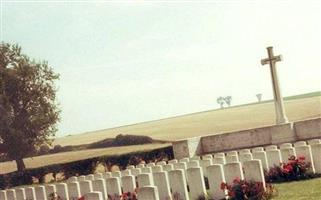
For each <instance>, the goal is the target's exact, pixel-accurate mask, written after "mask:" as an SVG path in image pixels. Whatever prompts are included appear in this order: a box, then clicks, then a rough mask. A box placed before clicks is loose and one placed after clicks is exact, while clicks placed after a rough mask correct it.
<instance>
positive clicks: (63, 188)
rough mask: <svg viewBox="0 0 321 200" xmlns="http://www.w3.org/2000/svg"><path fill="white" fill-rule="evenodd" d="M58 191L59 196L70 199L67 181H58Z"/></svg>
mask: <svg viewBox="0 0 321 200" xmlns="http://www.w3.org/2000/svg"><path fill="white" fill-rule="evenodd" d="M56 193H57V195H58V196H59V197H61V198H63V199H66V200H69V196H68V188H67V184H66V183H57V184H56Z"/></svg>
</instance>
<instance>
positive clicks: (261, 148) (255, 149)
mask: <svg viewBox="0 0 321 200" xmlns="http://www.w3.org/2000/svg"><path fill="white" fill-rule="evenodd" d="M256 151H264V148H263V147H255V148H253V149H252V152H256Z"/></svg>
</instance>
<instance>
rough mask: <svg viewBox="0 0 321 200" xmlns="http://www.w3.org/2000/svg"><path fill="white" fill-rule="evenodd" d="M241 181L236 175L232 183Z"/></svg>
mask: <svg viewBox="0 0 321 200" xmlns="http://www.w3.org/2000/svg"><path fill="white" fill-rule="evenodd" d="M240 182H241V179H240V178H239V177H236V178H235V179H234V180H233V184H238V183H240Z"/></svg>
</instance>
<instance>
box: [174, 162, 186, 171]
mask: <svg viewBox="0 0 321 200" xmlns="http://www.w3.org/2000/svg"><path fill="white" fill-rule="evenodd" d="M174 169H183V170H185V169H187V167H186V163H185V162H179V163H174Z"/></svg>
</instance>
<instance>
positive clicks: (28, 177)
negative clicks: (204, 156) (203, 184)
mask: <svg viewBox="0 0 321 200" xmlns="http://www.w3.org/2000/svg"><path fill="white" fill-rule="evenodd" d="M173 158H174V155H173V149H172V147H171V146H170V147H164V148H160V149H156V150H152V151H142V152H133V153H129V154H123V155H117V156H101V157H96V158H90V159H85V160H79V161H75V162H70V163H64V164H55V165H48V166H45V167H39V168H33V169H27V170H25V171H24V172H17V171H16V172H11V173H8V174H2V175H0V189H6V188H11V187H15V186H19V185H30V184H32V178H33V177H34V178H37V179H39V182H40V183H44V177H45V175H46V174H49V173H53V175H54V177H55V175H56V174H58V173H64V175H65V178H66V179H68V178H69V177H71V176H76V175H87V174H91V173H93V172H94V170H95V168H96V167H97V165H98V164H99V163H102V164H104V165H105V167H106V168H107V169H108V170H110V169H111V167H112V166H113V165H118V166H119V167H120V168H121V169H125V168H126V166H128V165H137V164H138V163H139V162H140V161H142V160H144V161H145V162H146V163H149V162H155V161H159V160H170V159H173Z"/></svg>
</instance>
